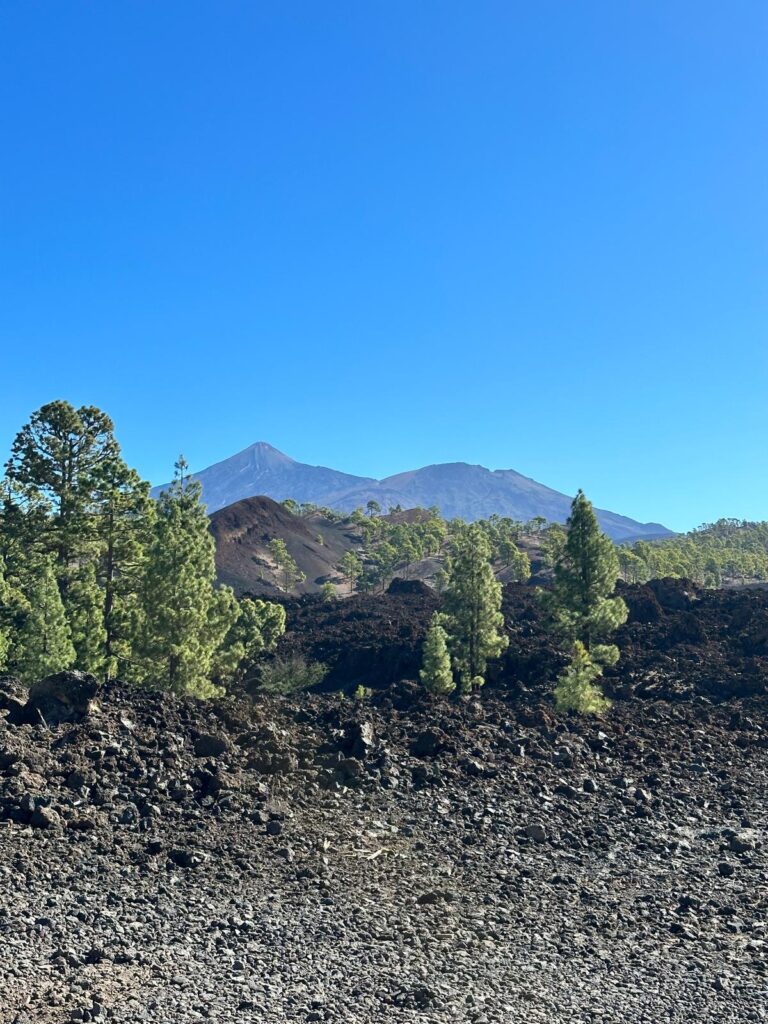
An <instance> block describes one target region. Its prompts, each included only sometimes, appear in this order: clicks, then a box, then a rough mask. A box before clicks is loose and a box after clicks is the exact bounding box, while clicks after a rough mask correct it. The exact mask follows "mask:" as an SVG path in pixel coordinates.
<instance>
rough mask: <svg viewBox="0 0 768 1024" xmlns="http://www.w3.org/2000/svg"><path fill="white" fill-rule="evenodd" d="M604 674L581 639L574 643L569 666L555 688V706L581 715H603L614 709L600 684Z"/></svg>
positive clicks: (559, 677)
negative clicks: (599, 680)
mask: <svg viewBox="0 0 768 1024" xmlns="http://www.w3.org/2000/svg"><path fill="white" fill-rule="evenodd" d="M602 674H603V670H602V668H601V667H600V665H596V664H595V662H594V661H593V660H592V658H591V657H590V654H589V651H588V650H587V649H586V647H585V646H584V644H583V643H582V642H581V640H577V641H576V642H575V644H574V648H573V655H572V657H571V661H570V663H569V664H568V667H567V668H566V669H565V670H564V671H563V672H562V673H561V674H560V675H559V676H558V678H557V685H556V687H555V706H556V707H557V710H558V711H577V712H578V713H579V714H581V715H600V714H602V713H603V712H604V711H606V710H607V709H608V708H609V707H610V701H609V700H608V698H607V697H604V696H603V692H602V690H601V689H600V687H599V686H598V685H597V684H596V680H598V679H599V678H600V676H601V675H602Z"/></svg>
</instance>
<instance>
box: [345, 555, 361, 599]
mask: <svg viewBox="0 0 768 1024" xmlns="http://www.w3.org/2000/svg"><path fill="white" fill-rule="evenodd" d="M339 570H340V571H341V574H342V576H344V578H345V579H347V580H349V587H350V590H354V589H355V584H356V583H357V581H358V579H359V578H360V576H361V575H362V572H363V562H362V559H361V558H360V555H358V553H357V552H356V551H347V552H345V554H344V557H343V558H342V560H341V562H340V563H339Z"/></svg>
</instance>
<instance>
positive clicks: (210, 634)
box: [134, 459, 238, 697]
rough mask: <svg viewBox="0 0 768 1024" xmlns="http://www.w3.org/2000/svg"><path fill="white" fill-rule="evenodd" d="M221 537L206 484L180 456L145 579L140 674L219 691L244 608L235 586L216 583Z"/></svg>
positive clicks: (174, 685) (162, 501)
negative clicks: (211, 517) (214, 528)
mask: <svg viewBox="0 0 768 1024" xmlns="http://www.w3.org/2000/svg"><path fill="white" fill-rule="evenodd" d="M215 582H216V567H215V562H214V541H213V537H212V536H211V534H210V532H209V529H208V517H207V515H206V512H205V506H204V505H202V504H201V501H200V485H199V484H198V483H197V482H190V480H189V478H188V476H187V464H186V462H185V461H184V460H183V459H180V460H179V462H178V463H177V465H176V476H175V479H174V481H173V483H172V484H171V486H170V487H169V488H168V490H167V491H165V492H164V493H163V494H161V495H160V498H159V499H158V501H157V509H156V518H155V522H154V524H153V527H152V537H151V541H150V545H149V549H148V552H147V560H146V566H145V570H144V577H143V581H142V625H141V637H140V641H139V644H138V651H137V654H138V657H137V659H136V664H135V667H134V675H135V676H137V677H138V679H139V680H140V681H141V682H144V683H147V684H150V685H154V686H158V687H159V688H161V689H166V690H171V691H173V692H175V693H189V694H192V695H194V696H198V697H210V696H214V695H215V694H216V693H217V692H218V689H217V687H216V686H215V684H214V683H213V682H212V677H213V674H214V671H215V669H216V660H215V659H216V655H217V653H218V651H219V649H220V648H221V646H222V644H223V641H224V639H225V637H226V635H227V633H228V632H229V630H230V628H231V627H232V625H233V624H234V622H235V621H236V618H237V615H238V609H237V602H236V601H235V599H234V595H233V594H232V592H231V590H229V588H226V587H222V588H221V589H220V590H218V591H217V588H216V585H215Z"/></svg>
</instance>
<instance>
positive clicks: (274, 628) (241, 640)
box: [214, 597, 285, 685]
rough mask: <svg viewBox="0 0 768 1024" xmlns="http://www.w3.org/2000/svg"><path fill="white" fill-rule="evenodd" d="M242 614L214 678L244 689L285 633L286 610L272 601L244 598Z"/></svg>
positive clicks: (223, 649)
mask: <svg viewBox="0 0 768 1024" xmlns="http://www.w3.org/2000/svg"><path fill="white" fill-rule="evenodd" d="M238 610H239V614H238V617H237V620H236V621H235V622H234V623H233V624H232V626H231V627H230V629H229V632H228V633H227V636H226V638H225V640H224V643H223V644H222V647H221V649H220V651H219V652H218V654H217V657H216V662H217V667H216V671H215V673H214V674H215V675H216V676H217V677H218V678H219V679H220V680H221V681H222V682H227V681H229V680H232V681H233V682H235V683H238V684H240V685H242V684H243V683H246V682H249V681H250V680H251V679H253V678H254V677H255V675H256V673H257V666H258V664H259V662H260V661H261V660H262V658H263V656H264V655H265V654H269V653H271V652H272V651H274V649H275V647H276V646H277V641H278V640H279V639H280V637H281V636H282V635H283V633H285V608H283V606H282V605H281V604H276V603H274V602H272V601H260V600H253V599H252V598H250V597H244V598H242V599H241V600H240V602H239V609H238Z"/></svg>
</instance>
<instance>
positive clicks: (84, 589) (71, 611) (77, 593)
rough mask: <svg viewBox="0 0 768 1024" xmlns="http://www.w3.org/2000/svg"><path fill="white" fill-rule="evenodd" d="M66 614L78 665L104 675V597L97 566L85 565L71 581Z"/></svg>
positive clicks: (91, 563)
mask: <svg viewBox="0 0 768 1024" xmlns="http://www.w3.org/2000/svg"><path fill="white" fill-rule="evenodd" d="M64 611H65V613H66V616H67V621H68V622H69V628H70V633H71V638H72V645H73V646H74V648H75V664H76V665H77V667H78V668H79V669H82V671H84V672H91V673H93V675H96V676H101V675H103V674H104V648H105V645H106V638H107V633H106V630H105V629H104V597H103V593H102V591H101V589H100V588H99V585H98V583H97V581H96V566H95V565H94V563H93V562H87V563H85V564H84V565H83V566H82V567H81V568H80V569H79V570H78V572H77V574H76V575H73V576H72V577H71V578H70V581H69V586H68V588H67V599H66V604H65V605H64Z"/></svg>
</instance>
